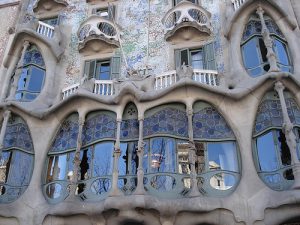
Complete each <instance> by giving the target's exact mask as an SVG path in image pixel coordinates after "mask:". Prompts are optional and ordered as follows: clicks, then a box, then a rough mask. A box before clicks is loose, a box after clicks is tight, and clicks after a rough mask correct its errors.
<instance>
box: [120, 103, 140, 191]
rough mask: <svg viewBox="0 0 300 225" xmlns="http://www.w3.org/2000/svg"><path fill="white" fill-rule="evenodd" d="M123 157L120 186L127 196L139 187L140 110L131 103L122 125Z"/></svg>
mask: <svg viewBox="0 0 300 225" xmlns="http://www.w3.org/2000/svg"><path fill="white" fill-rule="evenodd" d="M120 139H121V146H120V147H121V156H120V160H119V181H118V186H119V188H120V189H121V190H122V191H123V192H124V193H125V194H131V193H132V192H133V191H134V190H135V188H136V185H137V177H136V174H137V168H138V163H139V159H138V155H137V149H138V140H139V121H138V110H137V108H136V106H135V105H134V104H133V103H129V104H128V105H127V106H126V107H125V109H124V112H123V118H122V123H121V137H120Z"/></svg>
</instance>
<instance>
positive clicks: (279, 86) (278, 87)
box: [274, 81, 285, 93]
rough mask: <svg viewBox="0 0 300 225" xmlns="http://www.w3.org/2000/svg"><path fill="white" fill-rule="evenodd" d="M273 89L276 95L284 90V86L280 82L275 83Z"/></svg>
mask: <svg viewBox="0 0 300 225" xmlns="http://www.w3.org/2000/svg"><path fill="white" fill-rule="evenodd" d="M274 89H275V91H277V92H278V93H279V92H283V90H284V89H285V86H284V85H283V83H282V82H280V81H277V82H276V83H275V86H274Z"/></svg>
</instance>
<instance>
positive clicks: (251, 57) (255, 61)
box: [243, 38, 261, 69]
mask: <svg viewBox="0 0 300 225" xmlns="http://www.w3.org/2000/svg"><path fill="white" fill-rule="evenodd" d="M243 56H244V63H245V67H246V69H251V68H255V67H258V66H259V65H260V64H261V62H260V58H259V54H258V49H257V38H252V39H251V40H250V41H248V42H247V43H246V44H244V45H243Z"/></svg>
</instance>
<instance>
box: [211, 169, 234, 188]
mask: <svg viewBox="0 0 300 225" xmlns="http://www.w3.org/2000/svg"><path fill="white" fill-rule="evenodd" d="M209 182H210V185H211V186H212V187H213V188H215V189H217V190H223V191H224V190H228V189H230V188H232V187H233V186H234V185H235V183H236V181H235V177H234V176H233V175H231V174H226V173H218V174H216V175H214V176H213V177H211V178H210V181H209Z"/></svg>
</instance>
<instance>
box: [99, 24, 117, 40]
mask: <svg viewBox="0 0 300 225" xmlns="http://www.w3.org/2000/svg"><path fill="white" fill-rule="evenodd" d="M98 28H99V30H100V31H101V32H102V33H104V34H106V35H107V36H111V37H113V36H115V35H116V34H117V32H116V29H115V28H114V27H113V26H112V25H110V24H109V23H106V22H100V23H99V25H98Z"/></svg>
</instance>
